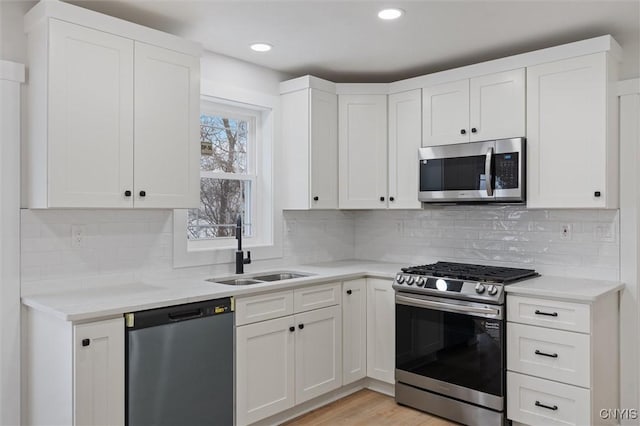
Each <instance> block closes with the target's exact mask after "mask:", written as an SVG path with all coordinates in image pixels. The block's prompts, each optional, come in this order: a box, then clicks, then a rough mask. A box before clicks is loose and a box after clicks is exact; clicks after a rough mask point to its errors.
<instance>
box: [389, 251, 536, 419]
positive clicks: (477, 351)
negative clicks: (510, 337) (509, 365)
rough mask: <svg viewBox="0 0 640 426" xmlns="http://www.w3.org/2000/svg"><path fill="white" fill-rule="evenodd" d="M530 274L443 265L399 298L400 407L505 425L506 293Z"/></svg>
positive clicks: (419, 274)
mask: <svg viewBox="0 0 640 426" xmlns="http://www.w3.org/2000/svg"><path fill="white" fill-rule="evenodd" d="M535 276H538V274H537V273H536V272H535V271H534V270H532V269H516V268H502V267H493V266H481V265H469V264H464V263H451V262H437V263H434V264H431V265H421V266H414V267H410V268H403V269H402V272H400V273H398V274H397V275H396V278H395V282H394V284H393V288H394V289H395V291H396V370H395V376H396V402H398V403H399V404H403V405H407V406H410V407H414V408H417V409H419V410H423V411H426V412H430V413H433V414H436V415H438V416H441V417H445V418H448V419H451V420H454V421H456V422H459V423H464V424H467V425H478V426H488V425H503V424H504V423H505V421H506V417H505V406H506V404H505V380H506V379H505V377H506V374H505V370H506V359H505V349H506V348H505V334H506V330H505V295H504V286H505V285H507V284H509V283H513V282H516V281H520V280H523V279H527V278H532V277H535Z"/></svg>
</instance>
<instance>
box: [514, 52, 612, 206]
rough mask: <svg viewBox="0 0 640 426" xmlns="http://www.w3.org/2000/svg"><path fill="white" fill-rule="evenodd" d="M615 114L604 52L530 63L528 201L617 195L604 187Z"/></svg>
mask: <svg viewBox="0 0 640 426" xmlns="http://www.w3.org/2000/svg"><path fill="white" fill-rule="evenodd" d="M611 119H613V117H608V116H607V67H606V53H597V54H593V55H587V56H580V57H577V58H572V59H566V60H562V61H557V62H550V63H547V64H542V65H537V66H534V67H530V68H528V69H527V156H528V159H527V177H528V180H527V204H528V206H529V207H535V208H558V207H566V208H578V207H581V208H593V207H606V206H607V199H608V198H609V197H613V198H616V197H617V195H616V194H608V193H607V188H606V184H607V183H606V178H607V174H608V172H610V170H607V164H608V158H607V156H608V155H611V152H607V143H615V141H608V139H607V136H608V135H607V120H611ZM611 178H612V179H617V176H615V177H611ZM598 195H599V196H598Z"/></svg>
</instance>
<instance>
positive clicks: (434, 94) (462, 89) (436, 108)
mask: <svg viewBox="0 0 640 426" xmlns="http://www.w3.org/2000/svg"><path fill="white" fill-rule="evenodd" d="M422 108H423V117H422V126H423V132H422V137H423V140H422V146H431V145H448V144H454V143H462V142H469V80H466V79H465V80H460V81H454V82H452V83H444V84H439V85H437V86H431V87H425V88H424V89H423V90H422Z"/></svg>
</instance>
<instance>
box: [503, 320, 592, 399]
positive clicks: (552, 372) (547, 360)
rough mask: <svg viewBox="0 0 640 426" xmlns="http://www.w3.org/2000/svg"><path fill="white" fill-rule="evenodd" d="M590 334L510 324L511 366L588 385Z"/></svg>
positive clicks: (539, 374) (508, 351)
mask: <svg viewBox="0 0 640 426" xmlns="http://www.w3.org/2000/svg"><path fill="white" fill-rule="evenodd" d="M589 339H590V337H589V335H587V334H580V333H572V332H569V331H560V330H550V329H548V328H542V327H533V326H530V325H522V324H515V323H508V324H507V342H509V344H508V345H507V368H508V369H509V370H511V371H517V372H519V373H525V374H530V375H533V376H538V377H542V378H545V379H552V380H555V381H559V382H564V383H569V384H572V385H576V386H582V387H586V388H588V387H589V386H590V384H591V377H590V367H589V366H590V353H591V352H590V350H589V347H590V346H589Z"/></svg>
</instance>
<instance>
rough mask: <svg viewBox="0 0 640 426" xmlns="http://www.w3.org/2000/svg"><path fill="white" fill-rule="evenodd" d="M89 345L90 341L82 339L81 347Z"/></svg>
mask: <svg viewBox="0 0 640 426" xmlns="http://www.w3.org/2000/svg"><path fill="white" fill-rule="evenodd" d="M90 344H91V339H82V346H89V345H90Z"/></svg>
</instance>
